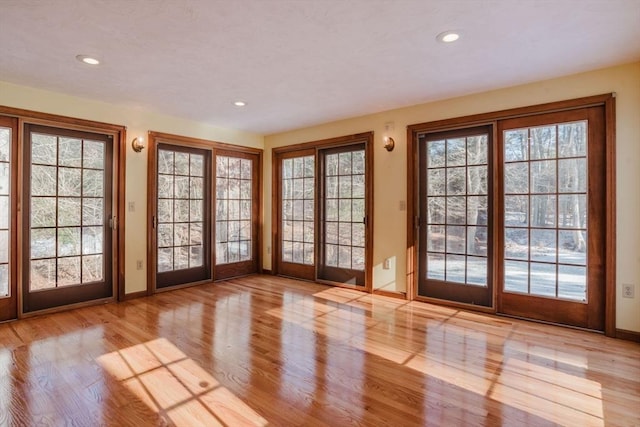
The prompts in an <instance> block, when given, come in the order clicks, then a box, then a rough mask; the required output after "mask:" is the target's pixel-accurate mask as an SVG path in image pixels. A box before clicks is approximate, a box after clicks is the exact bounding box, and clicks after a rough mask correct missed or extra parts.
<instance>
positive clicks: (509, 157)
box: [504, 129, 529, 162]
mask: <svg viewBox="0 0 640 427" xmlns="http://www.w3.org/2000/svg"><path fill="white" fill-rule="evenodd" d="M528 140H529V132H528V130H527V129H514V130H508V131H505V132H504V161H505V162H517V161H524V160H529V144H528Z"/></svg>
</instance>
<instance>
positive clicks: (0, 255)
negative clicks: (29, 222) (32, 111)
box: [0, 117, 18, 322]
mask: <svg viewBox="0 0 640 427" xmlns="http://www.w3.org/2000/svg"><path fill="white" fill-rule="evenodd" d="M17 122H18V121H17V120H16V119H12V118H8V117H0V322H1V321H5V320H11V319H15V318H16V317H17V316H18V304H17V298H18V296H17V286H16V282H17V281H16V280H15V277H16V257H15V254H16V241H17V239H16V236H15V230H16V219H17V218H16V215H15V214H13V212H16V197H15V195H16V179H15V173H14V170H15V165H16V159H17V150H16V146H17V132H16V130H17V125H18V123H17Z"/></svg>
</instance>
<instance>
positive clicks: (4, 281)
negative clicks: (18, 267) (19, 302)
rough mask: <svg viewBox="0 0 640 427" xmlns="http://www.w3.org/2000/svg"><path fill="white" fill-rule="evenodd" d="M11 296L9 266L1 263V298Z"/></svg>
mask: <svg viewBox="0 0 640 427" xmlns="http://www.w3.org/2000/svg"><path fill="white" fill-rule="evenodd" d="M8 296H9V266H8V265H7V264H2V265H0V298H2V297H8Z"/></svg>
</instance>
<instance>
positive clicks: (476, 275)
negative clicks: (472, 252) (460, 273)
mask: <svg viewBox="0 0 640 427" xmlns="http://www.w3.org/2000/svg"><path fill="white" fill-rule="evenodd" d="M467 283H468V284H471V285H479V286H486V285H487V258H478V257H467Z"/></svg>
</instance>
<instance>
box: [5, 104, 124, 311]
mask: <svg viewBox="0 0 640 427" xmlns="http://www.w3.org/2000/svg"><path fill="white" fill-rule="evenodd" d="M0 115H2V116H8V117H12V118H15V119H17V120H18V145H17V147H18V150H17V151H18V152H17V153H16V154H17V156H18V158H17V168H16V176H17V177H21V176H22V175H23V172H24V171H23V165H22V163H23V161H24V154H23V153H24V125H25V124H34V125H44V126H51V127H57V128H62V129H69V130H78V131H83V132H93V133H101V134H105V135H110V136H112V137H113V165H112V184H113V188H112V191H113V200H112V206H113V212H114V213H115V226H114V227H113V228H112V229H111V232H112V254H111V256H112V263H113V265H112V267H111V268H112V282H113V283H112V286H113V287H112V296H111V297H109V298H103V299H99V300H94V301H88V302H81V303H77V304H70V305H65V306H64V307H55V308H50V309H46V310H40V311H34V312H29V313H24V312H23V310H22V307H23V295H22V291H21V283H20V282H21V279H20V278H21V277H22V275H23V267H22V265H21V264H22V263H18V265H17V266H16V268H15V273H16V274H17V278H16V281H17V287H18V291H17V295H18V318H24V317H30V316H34V315H39V314H44V313H50V312H56V311H60V310H67V309H69V308H75V307H83V306H88V305H95V304H100V303H104V302H111V301H122V300H123V299H124V297H125V270H124V268H125V221H124V216H125V170H126V135H127V130H126V127H125V126H122V125H115V124H110V123H104V122H98V121H92V120H84V119H78V118H74V117H68V116H61V115H56V114H50V113H43V112H38V111H31V110H25V109H20V108H13V107H8V106H2V105H0ZM16 181H19V182H17V190H16V203H17V209H18V210H19V209H20V206H22V203H23V202H24V201H23V200H22V193H23V183H22V182H21V180H18V179H16ZM16 216H17V217H19V216H20V215H16ZM22 225H23V224H22V220H21V218H17V224H16V240H17V248H16V253H20V254H22V253H23V249H24V244H25V242H24V235H23V234H24V233H23V232H22V228H23V227H22Z"/></svg>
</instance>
